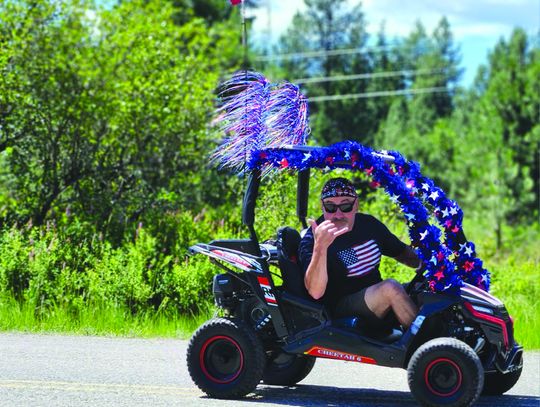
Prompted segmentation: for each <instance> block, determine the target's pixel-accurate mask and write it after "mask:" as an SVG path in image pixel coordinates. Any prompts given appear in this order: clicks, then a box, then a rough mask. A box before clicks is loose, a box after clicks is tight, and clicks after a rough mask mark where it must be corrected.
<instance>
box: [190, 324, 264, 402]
mask: <svg viewBox="0 0 540 407" xmlns="http://www.w3.org/2000/svg"><path fill="white" fill-rule="evenodd" d="M265 364H266V356H265V353H264V350H263V347H262V344H261V342H260V340H259V338H258V337H257V335H256V334H255V332H254V331H253V329H251V328H250V327H249V326H248V325H246V324H244V323H243V322H242V321H240V320H237V319H227V318H214V319H211V320H209V321H207V322H206V323H205V324H204V325H202V326H201V327H200V328H199V329H198V330H197V331H196V332H195V333H194V334H193V336H192V337H191V340H190V341H189V345H188V350H187V365H188V371H189V374H190V376H191V379H192V380H193V382H194V383H195V384H196V385H197V386H198V387H199V388H200V389H201V390H202V391H203V392H205V393H206V394H208V395H209V396H210V397H216V398H224V399H231V398H239V397H243V396H245V395H246V394H248V393H250V392H251V391H253V390H254V389H255V387H257V384H258V383H259V382H260V381H261V378H262V375H263V369H264V366H265Z"/></svg>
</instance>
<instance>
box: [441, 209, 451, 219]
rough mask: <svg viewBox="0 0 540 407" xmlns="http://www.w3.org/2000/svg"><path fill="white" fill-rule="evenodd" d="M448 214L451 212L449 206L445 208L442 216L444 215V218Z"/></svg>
mask: <svg viewBox="0 0 540 407" xmlns="http://www.w3.org/2000/svg"><path fill="white" fill-rule="evenodd" d="M448 215H450V214H449V212H448V208H444V211H442V216H443V217H444V218H447V217H448Z"/></svg>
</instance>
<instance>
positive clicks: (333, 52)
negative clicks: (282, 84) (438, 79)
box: [254, 44, 433, 62]
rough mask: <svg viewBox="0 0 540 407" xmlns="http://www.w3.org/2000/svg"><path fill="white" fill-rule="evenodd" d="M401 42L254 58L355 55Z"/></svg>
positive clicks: (390, 46)
mask: <svg viewBox="0 0 540 407" xmlns="http://www.w3.org/2000/svg"><path fill="white" fill-rule="evenodd" d="M398 47H399V44H388V45H378V46H373V47H364V48H362V49H360V48H341V49H329V50H321V51H306V52H290V53H285V54H273V55H259V56H257V57H255V58H254V60H255V61H257V62H265V61H273V60H275V59H281V60H290V59H296V58H317V57H327V56H339V55H354V54H367V53H368V52H381V51H385V50H390V49H393V48H398ZM422 47H423V48H424V49H426V50H427V49H429V48H433V47H432V46H429V44H427V45H422Z"/></svg>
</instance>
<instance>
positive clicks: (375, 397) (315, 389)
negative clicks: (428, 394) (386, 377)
mask: <svg viewBox="0 0 540 407" xmlns="http://www.w3.org/2000/svg"><path fill="white" fill-rule="evenodd" d="M242 401H247V402H250V401H251V402H257V403H271V404H283V405H288V406H365V407H372V406H388V407H390V406H417V405H418V404H417V403H416V401H415V399H414V398H413V396H412V394H411V393H409V392H401V391H384V390H377V389H356V388H340V387H330V386H315V385H299V386H294V387H279V386H259V387H258V388H257V390H256V391H255V392H253V393H252V394H250V395H249V396H248V397H246V398H245V399H243V400H242ZM476 405H477V406H486V407H487V406H489V407H493V406H497V407H505V406H508V407H510V406H511V407H538V406H539V405H540V398H539V397H533V396H515V395H505V396H498V397H481V398H480V399H479V400H478V401H477V403H476Z"/></svg>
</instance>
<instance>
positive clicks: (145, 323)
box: [0, 299, 213, 339]
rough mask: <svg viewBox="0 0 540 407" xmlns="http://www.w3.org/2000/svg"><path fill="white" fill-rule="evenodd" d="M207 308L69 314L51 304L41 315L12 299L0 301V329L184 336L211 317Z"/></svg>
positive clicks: (87, 310) (90, 310)
mask: <svg viewBox="0 0 540 407" xmlns="http://www.w3.org/2000/svg"><path fill="white" fill-rule="evenodd" d="M212 313H213V310H212V309H210V308H209V309H208V310H207V311H206V312H203V313H201V314H199V315H194V316H186V315H180V314H177V315H168V316H167V315H163V314H160V313H154V312H145V313H142V314H138V315H131V313H130V312H129V311H127V310H124V309H120V308H114V307H105V306H95V307H86V308H83V309H82V310H80V311H79V312H77V313H73V312H72V311H70V310H68V309H67V308H65V307H54V308H52V309H50V310H48V311H46V312H44V313H42V314H39V313H36V308H35V307H34V306H32V305H31V304H29V303H23V304H19V303H18V302H17V301H15V300H14V299H7V300H3V301H1V302H0V330H3V331H19V332H32V333H45V332H46V333H62V334H74V335H101V336H124V337H143V338H148V337H164V338H180V339H187V338H189V337H190V336H191V334H192V333H193V331H194V330H195V329H197V327H198V326H200V325H201V324H202V323H203V322H204V321H206V320H207V319H209V318H210V317H211V316H212Z"/></svg>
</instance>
